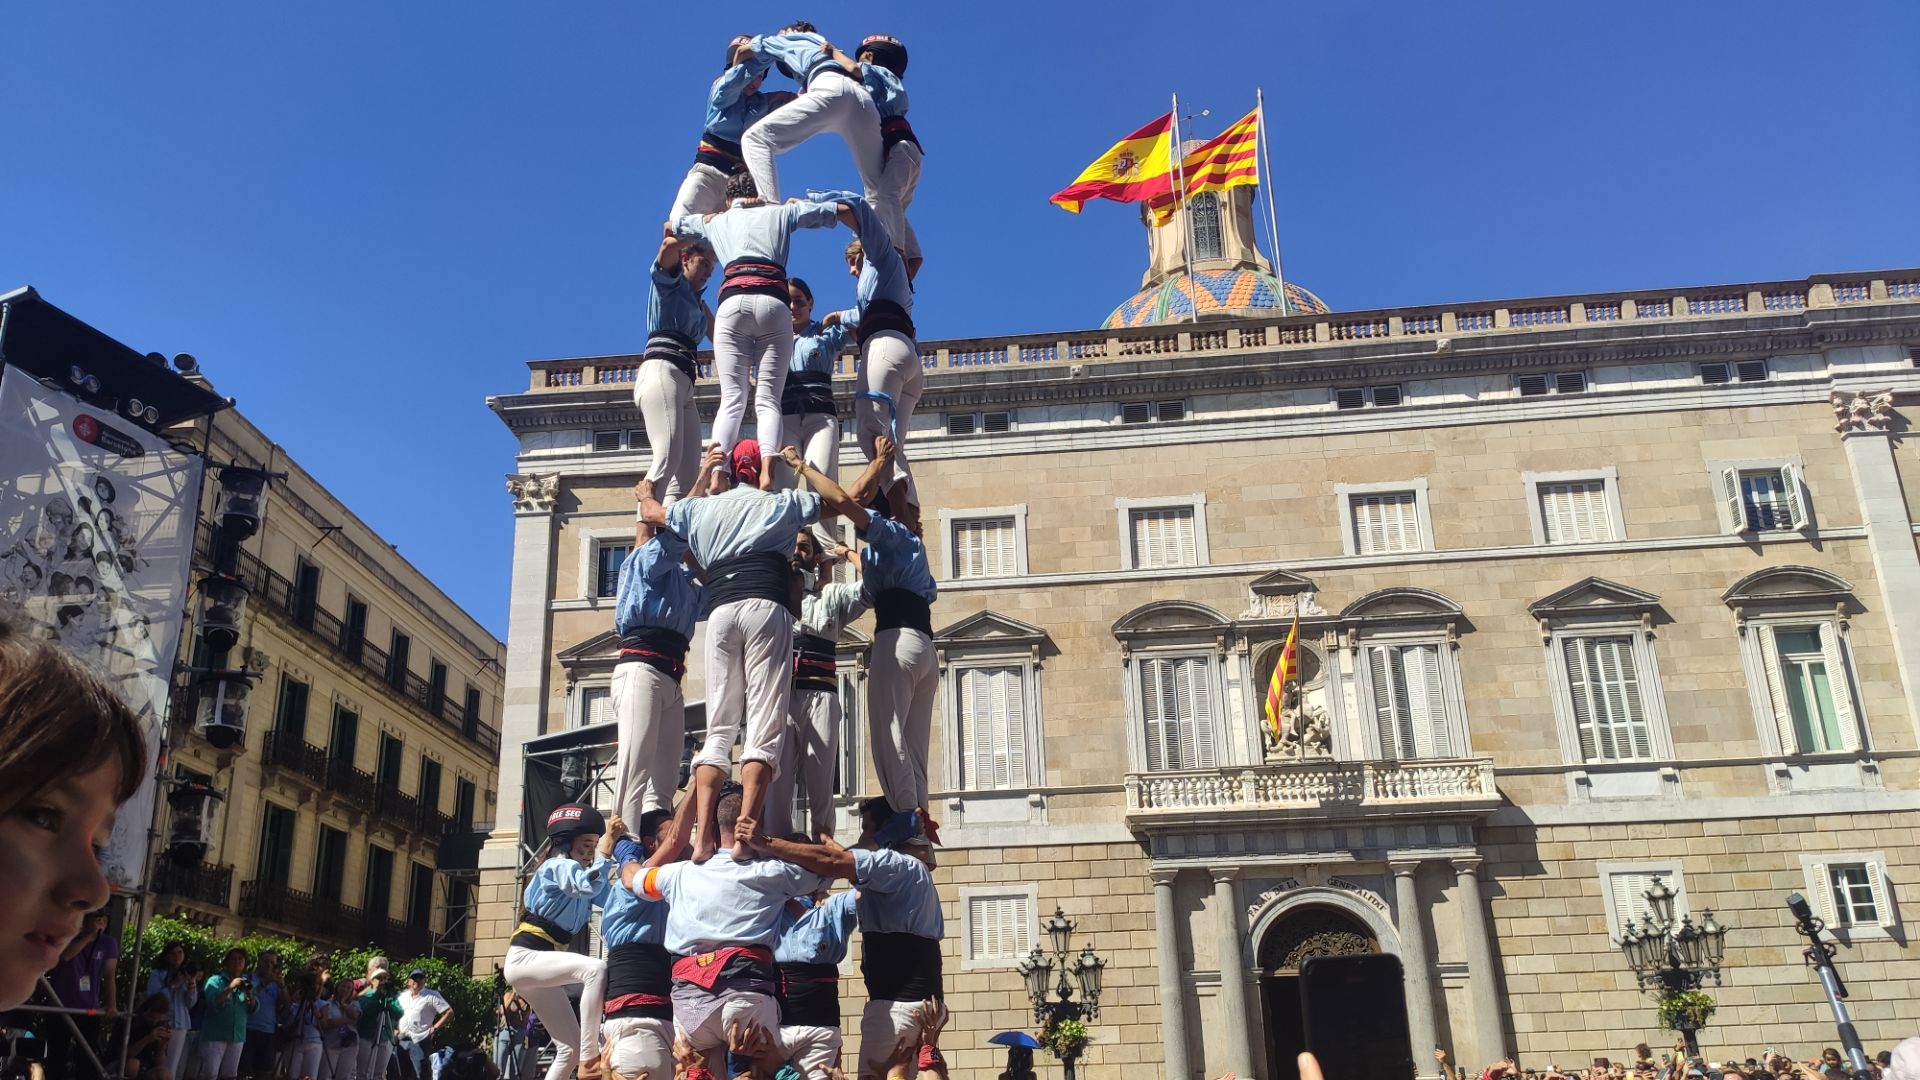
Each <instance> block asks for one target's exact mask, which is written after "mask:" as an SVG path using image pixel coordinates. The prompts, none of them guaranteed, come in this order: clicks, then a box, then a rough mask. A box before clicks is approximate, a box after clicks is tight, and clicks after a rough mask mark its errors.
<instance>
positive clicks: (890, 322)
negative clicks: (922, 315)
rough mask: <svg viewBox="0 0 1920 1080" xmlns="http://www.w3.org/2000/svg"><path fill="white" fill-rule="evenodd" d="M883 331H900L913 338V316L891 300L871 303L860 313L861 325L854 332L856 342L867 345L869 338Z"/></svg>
mask: <svg viewBox="0 0 1920 1080" xmlns="http://www.w3.org/2000/svg"><path fill="white" fill-rule="evenodd" d="M882 330H894V331H898V332H899V333H902V334H905V335H907V337H908V338H912V337H913V336H914V331H913V316H911V315H908V314H907V309H906V308H903V307H901V306H900V305H899V304H896V303H894V302H893V301H891V300H874V301H870V302H869V303H868V304H867V306H866V307H865V308H864V309H862V310H861V312H860V325H859V326H856V327H854V330H853V336H854V340H856V341H858V342H859V343H860V344H862V345H865V344H866V343H867V339H868V338H870V337H872V336H873V335H875V334H878V333H880V332H881V331H882Z"/></svg>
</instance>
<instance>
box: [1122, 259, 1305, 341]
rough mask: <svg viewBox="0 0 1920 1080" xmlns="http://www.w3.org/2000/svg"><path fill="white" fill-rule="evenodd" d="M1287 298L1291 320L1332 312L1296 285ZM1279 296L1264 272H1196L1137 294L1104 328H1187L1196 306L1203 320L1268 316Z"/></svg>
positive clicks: (1290, 286) (1290, 287)
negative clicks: (1178, 325) (1181, 325)
mask: <svg viewBox="0 0 1920 1080" xmlns="http://www.w3.org/2000/svg"><path fill="white" fill-rule="evenodd" d="M1286 293H1287V306H1286V311H1285V314H1287V315H1305V314H1309V313H1314V314H1321V315H1324V314H1326V313H1327V312H1328V311H1330V310H1332V309H1331V308H1328V307H1327V305H1326V303H1325V302H1324V301H1322V300H1321V299H1320V298H1319V297H1317V296H1315V295H1313V294H1312V293H1311V292H1308V291H1307V290H1306V289H1304V288H1301V287H1300V286H1299V285H1296V284H1294V283H1293V282H1291V281H1289V282H1287V285H1286ZM1279 296H1280V282H1279V281H1278V280H1277V279H1276V278H1275V277H1274V276H1273V275H1272V274H1269V273H1267V272H1266V271H1265V270H1250V269H1246V268H1244V267H1241V268H1234V269H1229V270H1196V271H1194V272H1193V276H1192V277H1191V278H1189V277H1188V276H1187V275H1186V274H1184V273H1181V274H1175V275H1173V276H1172V277H1169V278H1168V279H1167V280H1165V281H1163V282H1161V283H1160V284H1158V285H1155V286H1152V287H1150V288H1146V289H1142V290H1140V291H1139V292H1137V293H1134V294H1133V295H1132V296H1130V297H1128V298H1127V300H1126V302H1125V303H1123V304H1121V305H1120V306H1119V307H1117V308H1114V309H1113V314H1111V315H1109V316H1107V321H1105V322H1103V323H1101V324H1100V327H1101V329H1103V330H1114V329H1119V328H1121V327H1127V326H1154V325H1157V324H1160V323H1173V322H1184V321H1186V319H1187V318H1188V317H1189V316H1191V315H1192V314H1194V308H1195V307H1196V305H1197V306H1198V308H1199V315H1200V317H1201V318H1207V317H1209V316H1249V315H1254V316H1257V315H1264V314H1268V313H1272V312H1276V311H1277V310H1278V309H1279V307H1280V303H1279Z"/></svg>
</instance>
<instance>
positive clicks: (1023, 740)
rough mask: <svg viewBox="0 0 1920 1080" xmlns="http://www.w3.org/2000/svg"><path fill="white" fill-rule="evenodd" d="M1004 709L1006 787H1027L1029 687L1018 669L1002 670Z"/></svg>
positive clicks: (1001, 695) (1001, 691) (1001, 687)
mask: <svg viewBox="0 0 1920 1080" xmlns="http://www.w3.org/2000/svg"><path fill="white" fill-rule="evenodd" d="M999 679H1000V702H1001V706H1000V707H1001V711H1002V712H1003V713H1004V714H1005V716H1006V733H1007V785H1006V786H1007V787H1010V788H1019V787H1026V786H1027V701H1026V686H1025V684H1024V681H1023V680H1022V678H1021V674H1020V670H1019V669H1018V668H1003V669H1001V671H1000V675H999Z"/></svg>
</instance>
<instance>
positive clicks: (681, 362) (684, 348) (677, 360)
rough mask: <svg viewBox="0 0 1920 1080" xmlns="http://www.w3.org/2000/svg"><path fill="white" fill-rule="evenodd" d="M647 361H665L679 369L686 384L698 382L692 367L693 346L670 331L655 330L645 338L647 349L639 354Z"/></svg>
mask: <svg viewBox="0 0 1920 1080" xmlns="http://www.w3.org/2000/svg"><path fill="white" fill-rule="evenodd" d="M641 355H642V356H643V357H644V358H645V359H647V360H665V361H666V362H667V363H669V364H672V365H673V366H674V367H677V368H679V369H680V374H682V375H685V376H686V377H687V381H688V382H695V381H698V379H699V378H700V374H699V372H698V371H697V370H695V368H694V366H693V355H694V345H693V342H691V341H688V340H687V339H686V337H685V336H684V335H681V334H676V333H674V332H673V331H671V330H655V331H654V332H653V333H652V334H650V335H648V337H647V348H646V351H645V352H644V353H642V354H641Z"/></svg>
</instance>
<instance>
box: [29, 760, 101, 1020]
mask: <svg viewBox="0 0 1920 1080" xmlns="http://www.w3.org/2000/svg"><path fill="white" fill-rule="evenodd" d="M119 786H120V767H119V765H118V764H114V763H107V764H103V765H101V766H100V767H98V768H96V769H94V770H93V771H92V772H89V773H85V774H82V775H80V776H72V777H68V778H67V779H65V780H62V781H60V782H59V783H57V784H55V785H53V786H52V787H50V788H48V789H47V790H45V791H41V792H38V793H36V794H34V795H32V796H30V797H28V798H26V799H23V800H21V801H20V802H18V803H16V804H14V805H13V806H11V807H9V808H8V809H7V810H6V811H5V813H4V814H0V867H5V868H6V873H7V875H8V877H9V878H10V883H9V885H8V887H7V888H5V889H0V1009H11V1008H14V1007H15V1006H18V1005H19V1004H20V1003H21V1002H24V1001H25V1000H26V999H27V996H28V995H29V994H31V993H32V992H33V987H34V983H35V981H36V980H37V979H39V977H40V975H41V973H42V972H44V971H46V970H47V969H48V968H51V967H52V966H53V965H54V964H56V963H58V962H59V960H60V953H61V950H63V949H65V948H66V947H67V943H68V942H69V941H71V940H73V936H74V934H76V933H77V932H79V930H80V924H81V920H82V919H84V918H85V917H86V915H87V913H88V912H89V911H92V910H94V909H95V908H98V907H100V906H101V905H103V904H105V903H106V902H107V897H108V896H109V895H110V890H109V889H108V887H107V878H106V875H105V874H103V873H102V872H101V867H100V862H101V858H102V856H103V855H104V853H105V851H106V846H107V839H108V837H110V836H111V835H112V833H113V816H114V812H115V811H116V810H117V809H119V806H118V804H117V803H116V802H115V801H114V796H115V795H117V794H118V793H119V792H118V789H119Z"/></svg>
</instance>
